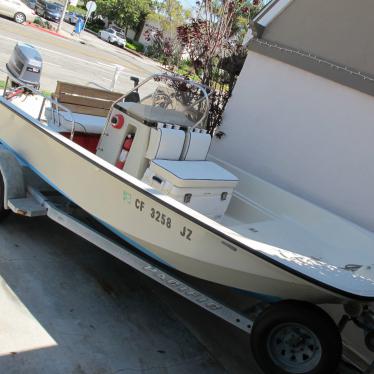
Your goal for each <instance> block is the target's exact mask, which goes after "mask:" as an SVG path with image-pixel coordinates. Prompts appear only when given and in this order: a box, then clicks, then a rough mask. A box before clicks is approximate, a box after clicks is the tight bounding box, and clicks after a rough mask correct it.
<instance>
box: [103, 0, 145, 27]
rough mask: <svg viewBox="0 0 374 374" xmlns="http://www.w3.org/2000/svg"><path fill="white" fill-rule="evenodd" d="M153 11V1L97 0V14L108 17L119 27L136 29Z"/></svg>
mask: <svg viewBox="0 0 374 374" xmlns="http://www.w3.org/2000/svg"><path fill="white" fill-rule="evenodd" d="M150 11H151V0H97V14H100V15H102V16H104V17H107V18H108V19H109V20H110V21H112V22H114V23H115V24H116V25H118V26H119V27H121V28H123V29H125V31H126V33H127V30H128V29H129V28H136V26H137V25H138V23H139V22H141V21H142V19H143V18H144V17H145V16H146V15H147V14H148V13H149V12H150Z"/></svg>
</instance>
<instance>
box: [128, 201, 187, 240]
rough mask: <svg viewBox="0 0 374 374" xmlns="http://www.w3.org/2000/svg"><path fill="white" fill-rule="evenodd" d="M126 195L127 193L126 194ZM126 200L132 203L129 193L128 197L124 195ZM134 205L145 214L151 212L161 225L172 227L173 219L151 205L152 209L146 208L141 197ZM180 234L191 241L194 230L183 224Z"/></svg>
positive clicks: (153, 218) (152, 216)
mask: <svg viewBox="0 0 374 374" xmlns="http://www.w3.org/2000/svg"><path fill="white" fill-rule="evenodd" d="M124 196H125V194H124ZM124 200H126V201H127V202H128V203H129V204H131V198H129V194H127V195H126V199H125V197H124ZM134 206H135V208H136V209H137V211H138V212H140V213H143V214H149V217H150V218H151V219H152V220H154V221H155V222H156V223H158V224H160V225H161V226H164V227H165V228H167V229H172V228H173V224H172V219H171V217H169V216H168V215H167V214H166V213H164V212H162V211H160V210H158V209H156V208H154V207H150V209H146V204H145V202H144V201H143V200H141V199H135V200H134ZM179 235H180V236H181V237H182V238H184V239H186V240H188V241H191V239H192V230H191V229H190V228H188V227H186V226H183V227H181V228H180V229H179Z"/></svg>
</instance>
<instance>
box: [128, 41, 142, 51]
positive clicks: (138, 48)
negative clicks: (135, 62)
mask: <svg viewBox="0 0 374 374" xmlns="http://www.w3.org/2000/svg"><path fill="white" fill-rule="evenodd" d="M126 48H129V49H132V50H133V51H137V52H144V45H143V44H142V43H139V42H137V41H135V40H131V39H126Z"/></svg>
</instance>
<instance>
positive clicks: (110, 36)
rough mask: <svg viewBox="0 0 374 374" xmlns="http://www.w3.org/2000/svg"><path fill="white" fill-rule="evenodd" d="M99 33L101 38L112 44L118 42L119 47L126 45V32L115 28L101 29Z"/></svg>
mask: <svg viewBox="0 0 374 374" xmlns="http://www.w3.org/2000/svg"><path fill="white" fill-rule="evenodd" d="M97 35H98V37H99V38H100V39H102V40H105V41H107V42H109V43H111V44H117V45H118V46H119V47H122V48H123V47H124V46H125V45H126V37H125V34H123V33H121V32H118V31H115V30H114V29H113V28H109V29H106V30H101V31H99V32H98V34H97Z"/></svg>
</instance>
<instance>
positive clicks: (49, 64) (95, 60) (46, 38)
mask: <svg viewBox="0 0 374 374" xmlns="http://www.w3.org/2000/svg"><path fill="white" fill-rule="evenodd" d="M63 27H64V30H66V31H67V32H70V31H71V30H72V26H70V25H68V24H66V23H64V26H63ZM82 40H83V42H84V43H85V44H82V43H81V42H80V41H82ZM17 41H21V42H25V43H29V44H32V45H33V46H35V47H36V48H37V49H38V50H39V52H40V53H41V55H42V57H43V62H44V66H43V73H42V80H41V89H42V90H45V91H49V92H53V91H54V90H55V87H56V81H57V80H60V81H65V82H71V83H77V84H85V85H86V84H88V83H89V82H95V83H97V84H99V85H102V86H104V87H109V86H110V83H111V81H112V78H113V74H114V71H115V68H116V65H119V66H121V67H122V68H123V72H122V73H121V75H120V79H119V81H118V83H117V85H116V87H115V88H116V90H118V91H120V92H125V91H126V90H128V89H130V88H131V87H132V85H133V83H132V82H131V81H130V80H129V77H130V76H132V75H133V76H137V77H139V78H141V79H142V78H145V77H148V76H149V75H151V74H152V73H155V72H160V71H162V69H161V68H160V66H159V65H158V64H157V63H155V62H153V61H152V60H150V59H148V58H146V57H144V58H141V57H138V56H136V55H134V54H131V53H129V52H127V51H125V50H123V49H120V48H118V47H116V46H113V45H111V44H109V43H106V42H104V41H102V40H100V39H99V38H97V37H96V36H94V35H91V34H88V33H85V32H84V33H83V35H82V37H81V38H80V39H79V38H78V37H75V38H74V39H73V40H70V39H65V38H61V37H56V36H53V35H50V34H48V33H45V32H42V31H39V30H37V29H34V28H32V27H27V26H24V25H18V24H16V23H15V22H13V21H11V20H8V19H5V18H0V45H1V49H0V66H1V68H2V69H5V64H6V63H7V62H8V60H9V57H10V55H11V53H12V50H13V48H14V46H15V44H16V43H17Z"/></svg>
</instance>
